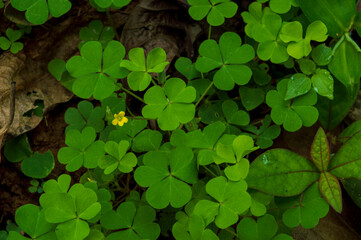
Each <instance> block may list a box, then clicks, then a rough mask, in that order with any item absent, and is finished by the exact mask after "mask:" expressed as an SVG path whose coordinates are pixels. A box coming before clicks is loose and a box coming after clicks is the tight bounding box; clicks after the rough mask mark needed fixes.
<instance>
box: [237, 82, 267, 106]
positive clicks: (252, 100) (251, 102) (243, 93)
mask: <svg viewBox="0 0 361 240" xmlns="http://www.w3.org/2000/svg"><path fill="white" fill-rule="evenodd" d="M239 96H240V97H241V100H242V105H243V106H244V108H245V109H246V110H247V111H251V110H253V109H255V108H256V107H258V106H259V105H261V104H262V103H263V102H264V99H265V93H264V91H263V90H262V89H261V88H250V87H240V88H239Z"/></svg>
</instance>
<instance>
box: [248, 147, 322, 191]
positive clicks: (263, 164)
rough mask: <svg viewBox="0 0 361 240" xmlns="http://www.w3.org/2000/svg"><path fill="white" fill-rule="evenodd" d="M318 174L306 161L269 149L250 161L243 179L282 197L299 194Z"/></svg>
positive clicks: (296, 155)
mask: <svg viewBox="0 0 361 240" xmlns="http://www.w3.org/2000/svg"><path fill="white" fill-rule="evenodd" d="M319 176H320V173H319V172H318V170H317V168H316V167H315V166H314V165H313V164H312V162H311V161H310V160H308V159H306V158H303V157H302V156H300V155H298V154H296V153H293V152H291V151H288V150H285V149H272V150H269V151H267V152H265V153H263V154H261V155H260V156H258V157H257V158H256V160H254V161H253V162H252V164H251V167H250V169H249V173H248V176H247V178H246V181H247V183H248V186H249V188H253V189H257V190H259V191H262V192H265V193H268V194H272V195H275V196H282V197H286V196H294V195H297V194H300V193H301V192H303V191H304V190H305V189H306V188H307V187H308V186H310V185H311V184H312V183H313V182H315V181H316V180H317V179H318V178H319Z"/></svg>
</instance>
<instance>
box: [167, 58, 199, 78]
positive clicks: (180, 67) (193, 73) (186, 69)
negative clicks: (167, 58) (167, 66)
mask: <svg viewBox="0 0 361 240" xmlns="http://www.w3.org/2000/svg"><path fill="white" fill-rule="evenodd" d="M174 66H175V68H176V69H177V71H178V72H180V73H181V74H183V76H185V77H186V78H187V79H188V80H192V79H196V78H200V77H201V74H200V72H198V71H197V69H196V67H195V64H193V63H192V61H191V60H190V59H189V58H186V57H180V58H178V59H177V61H176V62H175V64H174Z"/></svg>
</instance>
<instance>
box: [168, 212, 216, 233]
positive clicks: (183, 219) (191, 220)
mask: <svg viewBox="0 0 361 240" xmlns="http://www.w3.org/2000/svg"><path fill="white" fill-rule="evenodd" d="M176 218H177V220H178V222H176V223H175V224H174V225H173V227H172V234H173V236H174V237H175V239H177V240H185V239H187V240H193V239H194V240H196V239H197V240H219V237H218V236H217V235H216V234H215V233H214V232H213V231H212V230H210V229H207V228H206V225H205V223H204V220H203V219H202V218H201V217H200V216H198V215H194V214H193V215H192V216H191V217H188V216H186V214H184V213H183V212H178V213H177V215H176Z"/></svg>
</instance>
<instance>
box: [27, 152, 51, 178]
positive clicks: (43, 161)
mask: <svg viewBox="0 0 361 240" xmlns="http://www.w3.org/2000/svg"><path fill="white" fill-rule="evenodd" d="M54 166H55V162H54V156H53V154H52V153H51V152H50V150H48V151H47V152H46V153H44V154H39V153H38V152H35V153H34V155H33V156H31V157H30V158H26V159H24V161H23V162H22V164H21V171H22V172H23V173H24V174H25V175H26V176H28V177H31V178H38V179H40V178H45V177H47V176H48V175H49V174H50V172H51V171H52V170H53V169H54Z"/></svg>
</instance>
